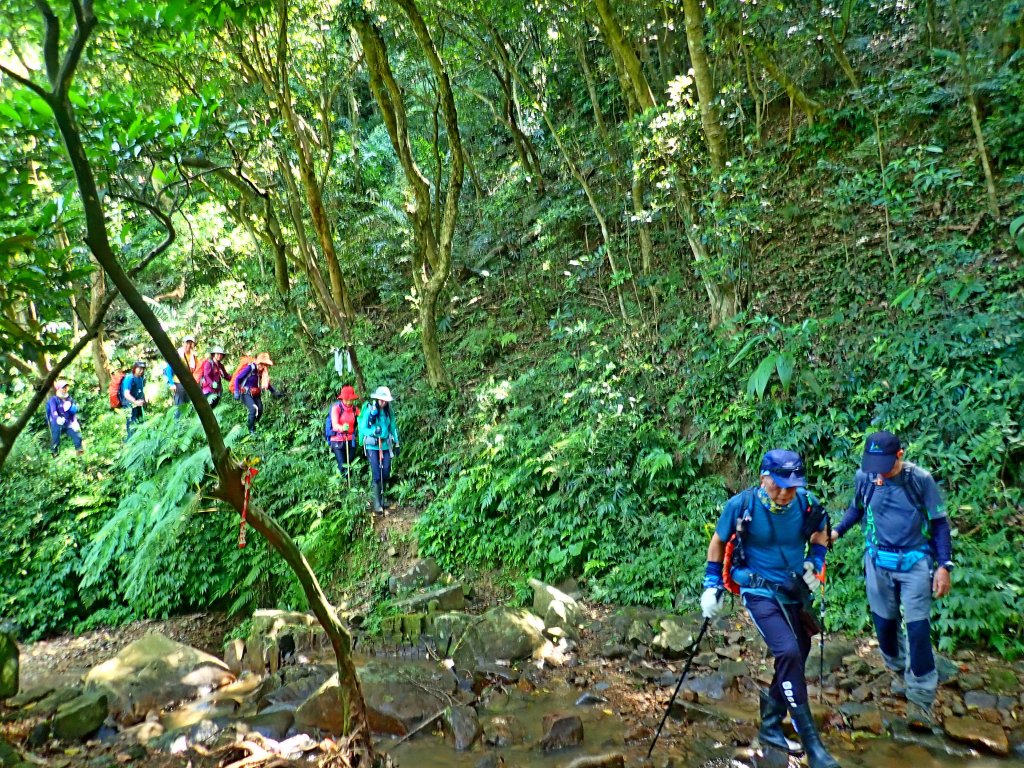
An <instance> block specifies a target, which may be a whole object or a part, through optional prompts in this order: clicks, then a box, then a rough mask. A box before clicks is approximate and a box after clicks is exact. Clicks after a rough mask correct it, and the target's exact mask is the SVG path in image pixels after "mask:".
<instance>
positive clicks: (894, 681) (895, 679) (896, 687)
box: [889, 673, 907, 699]
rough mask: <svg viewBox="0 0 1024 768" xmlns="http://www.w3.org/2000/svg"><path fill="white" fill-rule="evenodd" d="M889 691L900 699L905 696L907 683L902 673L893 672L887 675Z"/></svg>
mask: <svg viewBox="0 0 1024 768" xmlns="http://www.w3.org/2000/svg"><path fill="white" fill-rule="evenodd" d="M889 692H890V693H892V695H893V696H898V697H899V698H901V699H905V698H907V684H906V683H905V682H904V680H903V675H897V674H895V673H893V674H891V675H890V676H889Z"/></svg>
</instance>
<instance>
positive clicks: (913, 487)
mask: <svg viewBox="0 0 1024 768" xmlns="http://www.w3.org/2000/svg"><path fill="white" fill-rule="evenodd" d="M902 474H903V489H904V491H905V492H906V494H907V498H908V499H910V503H911V504H913V505H914V509H916V510H917V511H918V512H920V513H921V514H923V515H924V516H925V517H927V516H928V509H927V508H926V507H925V504H924V495H923V494H922V493H921V489H920V488H919V487H918V485H917V476H916V475H914V470H913V469H912V468H911V467H909V466H906V465H904V467H903V472H902Z"/></svg>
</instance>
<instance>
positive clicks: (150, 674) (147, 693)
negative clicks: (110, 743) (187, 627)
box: [85, 633, 235, 725]
mask: <svg viewBox="0 0 1024 768" xmlns="http://www.w3.org/2000/svg"><path fill="white" fill-rule="evenodd" d="M234 679H235V676H234V675H233V674H231V670H230V669H228V667H227V665H226V664H225V663H224V662H222V661H221V660H220V659H218V658H216V657H215V656H211V655H210V654H208V653H204V652H203V651H200V650H199V649H197V648H191V647H189V646H187V645H183V644H182V643H178V642H175V641H174V640H171V639H170V638H168V637H164V636H163V635H161V634H157V633H152V634H149V635H146V636H145V637H143V638H141V639H140V640H136V641H135V642H134V643H131V644H129V645H127V646H125V647H124V648H123V649H122V650H121V652H120V653H118V654H117V656H115V657H114V658H112V659H110V660H109V661H106V662H104V663H102V664H99V665H98V666H95V667H93V668H92V669H91V670H89V672H88V674H87V675H86V676H85V681H86V689H87V690H92V691H100V692H105V693H107V694H108V700H109V702H110V712H111V714H112V715H114V717H116V718H118V719H120V720H121V721H122V722H123V723H124V724H128V725H130V724H132V723H137V722H139V721H140V720H142V719H143V718H144V717H145V716H146V713H147V712H149V710H151V709H161V708H167V707H169V706H171V705H172V704H174V703H175V702H179V701H186V700H189V699H194V698H196V697H198V696H203V695H205V694H207V693H209V692H210V691H212V690H214V689H216V688H219V687H220V686H222V685H225V684H227V683H230V682H233V681H234Z"/></svg>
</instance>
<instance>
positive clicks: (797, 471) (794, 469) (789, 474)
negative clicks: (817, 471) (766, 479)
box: [768, 463, 804, 480]
mask: <svg viewBox="0 0 1024 768" xmlns="http://www.w3.org/2000/svg"><path fill="white" fill-rule="evenodd" d="M768 471H769V472H771V473H772V474H773V475H778V476H779V477H781V478H783V479H785V480H793V479H795V478H798V477H803V476H804V465H803V464H795V463H790V464H782V465H781V466H777V467H772V468H771V469H769V470H768Z"/></svg>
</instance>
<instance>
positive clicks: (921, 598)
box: [832, 431, 953, 729]
mask: <svg viewBox="0 0 1024 768" xmlns="http://www.w3.org/2000/svg"><path fill="white" fill-rule="evenodd" d="M903 455H904V450H903V446H902V444H901V443H900V439H899V438H898V437H897V436H896V435H894V434H893V433H892V432H885V431H882V432H874V433H872V434H871V435H869V436H868V439H867V441H866V442H865V444H864V453H863V455H862V457H861V463H860V469H859V470H858V471H857V475H856V479H855V485H854V494H853V501H851V502H850V506H849V507H848V508H847V510H846V514H845V515H844V516H843V519H842V520H841V521H840V522H839V524H838V525H837V526H836V527H835V528H834V529H833V531H832V541H836V540H838V539H839V537H841V536H842V535H843V534H844V533H846V532H847V531H848V530H850V528H852V527H853V526H854V525H855V524H856V523H858V522H860V523H861V526H862V528H863V530H864V550H865V551H864V581H865V583H866V585H867V593H868V605H869V607H870V609H871V618H872V619H873V620H874V624H875V633H876V634H877V636H878V649H879V650H880V651H881V652H882V658H883V659H884V660H885V665H886V667H888V668H889V671H890V672H891V673H892V691H893V693H894V694H896V695H898V696H906V697H907V719H908V721H909V723H910V724H911V725H913V726H916V727H919V728H924V729H931V728H933V727H934V725H935V719H934V715H933V714H932V705H933V704H934V703H935V689H936V687H937V686H938V680H939V675H938V671H937V669H936V667H935V654H934V653H933V652H932V641H931V623H930V621H929V617H930V615H931V607H932V598H933V597H944V596H945V595H948V594H949V586H950V578H949V577H950V573H952V571H953V541H952V537H951V535H950V526H949V518H948V517H946V510H945V507H944V505H943V503H942V498H941V497H940V495H939V488H938V486H937V485H936V484H935V480H934V479H933V478H932V476H931V475H930V474H929V473H928V472H926V471H925V470H923V469H921V468H920V467H919V466H917V465H916V464H912V463H911V462H909V461H904V459H903ZM933 566H937V567H933ZM901 614H902V615H901ZM903 622H906V631H905V632H904V630H903V626H902V625H903Z"/></svg>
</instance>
